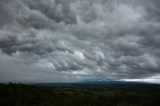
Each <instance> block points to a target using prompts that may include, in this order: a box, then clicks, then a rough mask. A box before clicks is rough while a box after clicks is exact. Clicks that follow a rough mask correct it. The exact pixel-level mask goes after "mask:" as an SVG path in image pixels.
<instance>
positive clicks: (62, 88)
mask: <svg viewBox="0 0 160 106" xmlns="http://www.w3.org/2000/svg"><path fill="white" fill-rule="evenodd" d="M0 106H160V85H155V84H106V85H105V84H46V85H43V84H32V85H31V84H30V85H24V84H13V83H9V84H0Z"/></svg>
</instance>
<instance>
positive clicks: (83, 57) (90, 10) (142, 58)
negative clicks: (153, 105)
mask: <svg viewBox="0 0 160 106" xmlns="http://www.w3.org/2000/svg"><path fill="white" fill-rule="evenodd" d="M84 80H123V81H142V82H156V83H160V0H0V82H77V81H84Z"/></svg>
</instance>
